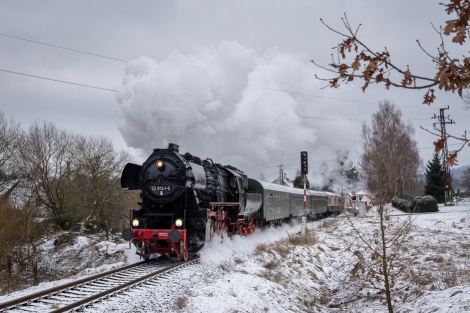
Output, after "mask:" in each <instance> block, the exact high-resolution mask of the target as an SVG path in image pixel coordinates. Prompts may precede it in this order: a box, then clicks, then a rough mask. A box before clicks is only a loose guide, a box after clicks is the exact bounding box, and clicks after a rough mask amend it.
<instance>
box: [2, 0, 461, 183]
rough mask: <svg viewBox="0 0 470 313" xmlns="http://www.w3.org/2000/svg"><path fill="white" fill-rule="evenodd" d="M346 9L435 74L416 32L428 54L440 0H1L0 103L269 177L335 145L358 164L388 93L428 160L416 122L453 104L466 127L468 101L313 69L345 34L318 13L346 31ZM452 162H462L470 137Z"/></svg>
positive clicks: (25, 116) (364, 30) (427, 141)
mask: <svg viewBox="0 0 470 313" xmlns="http://www.w3.org/2000/svg"><path fill="white" fill-rule="evenodd" d="M344 13H346V14H347V15H348V18H349V20H350V22H351V23H352V24H353V25H358V24H359V23H361V24H362V26H361V30H360V32H359V35H360V37H361V38H362V39H363V40H364V41H365V42H367V43H368V44H369V45H370V46H371V48H372V49H374V50H377V51H379V50H382V49H383V48H384V47H385V46H386V47H387V48H388V49H389V51H390V52H391V53H392V57H393V60H394V61H395V62H396V63H397V64H398V65H399V66H403V67H404V66H406V65H409V66H410V68H411V69H412V70H415V71H416V73H417V74H420V75H428V76H432V75H433V74H434V65H433V64H432V62H431V60H430V59H429V58H428V57H427V56H426V55H425V54H424V53H423V52H422V51H421V50H420V48H419V47H418V46H417V44H416V39H419V40H420V41H421V42H422V44H423V46H424V47H425V48H427V49H428V51H429V52H431V53H435V52H436V48H437V46H438V44H439V43H440V38H439V36H438V35H437V34H436V33H435V31H434V30H433V28H432V26H431V23H434V25H442V24H443V23H444V21H445V20H446V19H447V15H446V14H445V12H444V10H443V7H442V6H440V5H439V1H429V0H416V1H404V0H403V1H373V0H369V1H366V0H356V1H339V0H330V1H312V0H308V1H307V0H305V1H302V0H297V1H280V0H269V1H253V0H250V1H248V0H247V1H216V0H213V1H201V0H199V1H187V0H186V1H174V0H173V1H116V0H113V1H111V0H102V1H84V0H80V1H32V0H31V1H22V0H5V1H2V4H1V10H0V33H1V34H2V35H0V47H1V49H0V56H1V57H0V70H3V71H0V93H1V96H2V97H1V107H0V109H1V110H2V111H3V112H4V113H6V114H7V115H9V116H13V117H14V118H16V119H17V120H19V121H20V122H21V123H22V125H23V127H24V128H27V127H28V125H29V124H30V122H31V121H35V120H47V121H50V122H52V123H54V124H55V125H57V126H58V127H59V128H62V129H67V130H70V131H72V132H75V133H81V134H90V135H104V136H107V137H110V138H111V139H112V140H113V142H114V143H115V145H116V147H119V148H124V149H131V148H132V150H131V151H133V153H135V154H136V157H137V158H138V159H139V156H138V154H137V153H138V151H134V149H144V150H145V151H146V152H145V153H144V155H145V154H147V153H148V152H149V151H151V149H152V148H155V147H166V145H167V143H168V142H175V143H178V144H179V145H180V152H183V153H184V152H190V153H192V154H193V155H197V156H200V157H203V158H206V157H209V158H211V159H213V160H214V161H215V162H220V163H224V164H232V165H234V166H236V167H238V168H240V169H243V170H245V171H247V172H248V173H249V174H251V175H254V176H255V175H258V174H259V173H261V172H262V173H263V174H264V176H265V177H266V178H267V179H268V180H272V179H274V178H275V177H276V175H277V171H278V168H277V166H278V165H279V164H281V163H282V164H284V167H285V170H286V171H287V173H288V174H290V175H293V174H295V172H296V170H297V169H298V167H299V166H298V163H299V158H300V157H299V151H301V150H307V151H308V152H309V160H310V164H311V166H310V173H311V174H310V175H309V178H310V180H313V181H315V180H316V179H317V177H316V173H319V172H320V171H321V166H323V165H325V164H326V165H327V166H329V167H334V165H335V161H331V160H334V159H336V158H337V155H338V153H349V157H350V159H351V160H352V161H353V162H357V161H358V155H359V154H360V151H361V128H362V123H364V122H369V121H370V117H371V115H372V114H373V113H374V112H376V111H377V109H378V103H379V102H380V101H384V100H390V101H392V102H394V103H395V104H396V105H397V106H398V107H399V108H400V110H401V111H402V113H403V120H404V121H405V122H410V123H412V124H413V125H414V127H415V129H416V133H415V139H416V140H417V142H418V147H419V148H420V152H421V157H422V159H423V161H424V164H426V163H427V162H428V160H430V159H431V158H432V155H433V144H432V142H433V141H434V140H436V138H434V137H433V136H432V135H430V134H428V133H426V132H425V131H423V130H421V129H420V126H423V127H426V128H429V129H432V123H433V122H436V121H437V120H433V119H431V117H432V116H433V115H434V114H436V115H437V114H439V108H442V107H447V106H448V105H449V106H450V109H449V110H446V111H445V112H446V115H449V116H450V118H452V119H453V120H454V121H455V123H456V124H455V125H448V126H447V130H448V132H450V133H452V134H455V135H457V136H460V135H461V134H463V132H464V130H465V129H467V130H469V128H468V125H469V121H470V119H469V117H470V111H465V110H464V109H463V102H462V101H461V99H460V98H459V97H458V96H457V95H454V94H443V93H438V100H437V101H436V103H435V104H433V105H432V106H431V107H427V106H425V105H423V104H422V98H423V94H424V93H423V92H420V91H406V90H400V89H391V90H389V91H387V90H385V89H384V88H383V87H382V86H371V87H369V89H368V90H367V92H366V93H363V92H362V91H361V89H360V83H359V82H357V84H351V85H348V86H342V87H341V88H339V89H330V88H322V87H324V86H325V83H324V82H321V81H318V80H316V79H315V74H320V75H322V72H321V71H320V69H319V68H317V67H316V66H315V65H313V64H312V63H311V62H310V60H312V59H314V60H315V61H316V62H318V63H321V64H328V63H329V62H330V61H331V53H332V52H334V50H332V47H334V46H335V45H336V44H337V43H339V42H340V41H341V38H340V37H339V36H337V35H335V34H334V33H332V32H331V31H329V30H328V29H327V28H325V27H324V26H323V25H322V24H321V22H320V18H323V19H324V20H325V21H326V22H327V23H328V24H329V25H331V26H333V27H335V28H338V29H341V30H343V29H342V28H341V18H342V17H343V14H344ZM13 37H18V38H22V39H27V40H30V41H26V40H21V39H18V38H13ZM32 41H36V42H40V43H43V44H39V43H34V42H32ZM45 44H48V45H45ZM50 45H53V46H59V47H64V48H68V49H72V50H79V51H83V52H87V53H90V54H84V53H79V52H75V51H70V50H66V49H60V48H58V47H52V46H50ZM464 53H466V52H465V51H464ZM91 54H95V55H91ZM96 55H100V56H103V57H99V56H96ZM457 56H459V55H457ZM105 57H106V58H105ZM5 70H6V71H12V72H17V73H22V74H28V75H33V76H40V77H45V78H50V79H54V80H59V81H66V82H71V83H76V84H81V85H88V86H93V87H99V88H103V89H96V88H88V87H84V86H78V85H72V84H65V83H60V82H56V81H50V80H43V79H38V78H33V77H28V76H24V75H18V74H12V73H7V72H4V71H5ZM323 76H324V74H323ZM456 143H457V142H456V141H451V142H450V143H449V148H450V149H452V148H456V147H458V145H457V144H456ZM139 160H140V161H142V157H141V158H140V159H139ZM458 160H459V165H468V164H470V148H467V149H466V150H464V151H463V152H461V153H460V154H459V157H458Z"/></svg>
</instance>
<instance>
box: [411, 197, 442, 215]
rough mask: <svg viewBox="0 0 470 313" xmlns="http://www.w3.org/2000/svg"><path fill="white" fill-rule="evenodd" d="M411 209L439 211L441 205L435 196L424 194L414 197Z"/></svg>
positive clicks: (414, 210)
mask: <svg viewBox="0 0 470 313" xmlns="http://www.w3.org/2000/svg"><path fill="white" fill-rule="evenodd" d="M411 210H412V211H413V212H437V211H439V206H438V205H437V201H436V199H434V197H433V196H422V197H415V198H414V199H413V203H411Z"/></svg>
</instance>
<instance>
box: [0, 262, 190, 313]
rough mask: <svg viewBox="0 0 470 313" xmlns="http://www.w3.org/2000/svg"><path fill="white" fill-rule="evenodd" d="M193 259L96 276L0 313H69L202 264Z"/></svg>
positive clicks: (31, 297)
mask: <svg viewBox="0 0 470 313" xmlns="http://www.w3.org/2000/svg"><path fill="white" fill-rule="evenodd" d="M198 259H199V258H198V257H192V258H190V259H188V261H186V262H180V261H178V262H176V261H171V260H167V261H161V262H139V263H135V264H132V265H128V266H124V267H121V268H118V269H114V270H112V271H109V272H105V273H101V274H99V275H94V276H91V277H88V278H84V279H81V280H77V281H74V282H71V283H68V284H64V285H61V286H57V287H54V288H51V289H47V290H44V291H42V292H38V293H34V294H31V295H28V296H25V297H21V298H18V299H14V300H11V301H8V302H4V303H0V312H12V313H15V312H23V313H24V312H67V311H71V310H76V309H79V308H81V307H85V306H86V305H89V304H90V303H95V302H97V301H99V299H102V298H103V297H109V296H110V295H112V294H115V293H118V292H120V291H122V290H125V289H127V288H129V287H131V286H134V285H138V284H142V283H144V282H146V281H149V280H152V279H154V278H155V277H158V276H161V275H164V274H166V273H169V272H171V271H174V270H177V269H178V268H181V267H184V266H188V265H190V264H193V263H196V262H198Z"/></svg>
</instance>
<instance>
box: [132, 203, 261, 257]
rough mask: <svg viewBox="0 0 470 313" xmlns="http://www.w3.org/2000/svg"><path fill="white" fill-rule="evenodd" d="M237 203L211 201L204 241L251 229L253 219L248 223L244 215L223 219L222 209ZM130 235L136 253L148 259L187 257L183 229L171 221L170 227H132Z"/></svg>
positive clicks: (253, 224) (249, 232) (248, 231)
mask: <svg viewBox="0 0 470 313" xmlns="http://www.w3.org/2000/svg"><path fill="white" fill-rule="evenodd" d="M239 205H240V203H239V202H211V203H210V206H209V209H208V221H209V223H207V226H206V227H209V228H210V230H209V231H208V230H207V229H206V241H211V240H212V239H213V238H214V236H215V235H219V236H220V237H222V238H223V236H224V234H226V235H227V236H229V237H231V236H233V235H237V234H238V235H240V236H245V235H249V234H252V233H254V232H255V230H256V225H255V221H254V219H251V220H250V221H249V222H248V224H247V223H246V222H245V215H244V214H243V213H238V216H237V220H236V221H235V222H234V223H232V222H231V221H230V220H229V219H227V218H226V213H225V209H226V208H228V207H235V206H237V207H238V206H239ZM132 234H133V238H132V239H131V240H130V243H134V245H135V246H136V247H137V254H138V255H140V256H141V257H143V258H145V259H147V260H148V259H149V258H150V255H151V254H155V253H158V254H168V255H170V256H174V257H176V258H177V259H178V260H184V261H186V260H187V259H188V256H189V252H188V244H187V238H186V229H180V228H177V227H176V225H175V224H173V225H172V228H171V229H145V228H142V229H132Z"/></svg>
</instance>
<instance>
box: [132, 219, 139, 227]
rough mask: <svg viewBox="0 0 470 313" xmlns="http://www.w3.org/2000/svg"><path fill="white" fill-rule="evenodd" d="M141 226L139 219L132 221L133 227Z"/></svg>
mask: <svg viewBox="0 0 470 313" xmlns="http://www.w3.org/2000/svg"><path fill="white" fill-rule="evenodd" d="M139 225H140V221H139V219H137V218H135V219H133V220H132V226H134V227H139Z"/></svg>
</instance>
